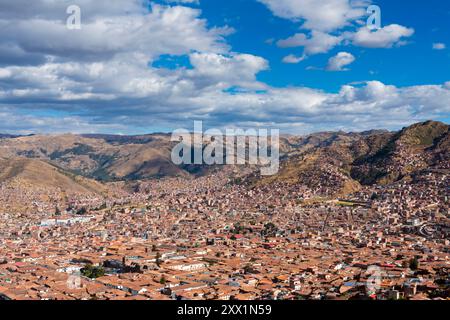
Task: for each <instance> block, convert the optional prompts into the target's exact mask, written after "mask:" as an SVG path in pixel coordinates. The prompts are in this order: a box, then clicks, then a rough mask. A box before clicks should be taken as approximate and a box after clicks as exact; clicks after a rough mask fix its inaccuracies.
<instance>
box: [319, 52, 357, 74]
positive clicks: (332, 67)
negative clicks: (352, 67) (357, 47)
mask: <svg viewBox="0 0 450 320" xmlns="http://www.w3.org/2000/svg"><path fill="white" fill-rule="evenodd" d="M354 61H355V57H354V56H353V55H352V54H351V53H348V52H339V53H338V54H337V55H335V56H334V57H331V58H330V59H329V60H328V65H327V68H326V69H327V70H328V71H346V70H347V69H345V68H344V67H346V66H348V65H349V64H351V63H353V62H354Z"/></svg>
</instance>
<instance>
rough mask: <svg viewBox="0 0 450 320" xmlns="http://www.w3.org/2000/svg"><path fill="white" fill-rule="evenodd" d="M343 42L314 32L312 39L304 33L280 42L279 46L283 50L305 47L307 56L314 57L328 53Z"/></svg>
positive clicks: (337, 38) (334, 37) (319, 32)
mask: <svg viewBox="0 0 450 320" xmlns="http://www.w3.org/2000/svg"><path fill="white" fill-rule="evenodd" d="M341 41H342V38H341V37H336V36H332V35H329V34H327V33H324V32H321V31H315V30H314V31H312V33H311V36H310V37H308V36H307V35H306V34H304V33H297V34H295V35H294V36H292V37H290V38H287V39H284V40H280V41H278V43H277V45H278V46H279V47H281V48H293V47H304V48H305V54H307V55H313V54H318V53H326V52H328V51H329V50H331V49H332V48H334V47H335V46H336V45H338V44H339V43H340V42H341Z"/></svg>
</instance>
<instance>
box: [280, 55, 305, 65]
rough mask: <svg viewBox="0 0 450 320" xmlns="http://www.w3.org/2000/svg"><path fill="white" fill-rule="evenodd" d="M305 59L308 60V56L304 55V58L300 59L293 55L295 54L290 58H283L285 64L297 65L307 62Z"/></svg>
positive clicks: (289, 56)
mask: <svg viewBox="0 0 450 320" xmlns="http://www.w3.org/2000/svg"><path fill="white" fill-rule="evenodd" d="M305 59H306V56H305V55H302V56H300V57H297V56H295V55H293V54H290V55H288V56H286V57H284V58H283V62H284V63H291V64H296V63H300V62H302V61H303V60H305Z"/></svg>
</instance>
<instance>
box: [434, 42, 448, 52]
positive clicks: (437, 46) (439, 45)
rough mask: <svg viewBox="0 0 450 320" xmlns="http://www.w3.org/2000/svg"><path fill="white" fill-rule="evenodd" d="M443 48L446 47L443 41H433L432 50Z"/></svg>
mask: <svg viewBox="0 0 450 320" xmlns="http://www.w3.org/2000/svg"><path fill="white" fill-rule="evenodd" d="M445 48H447V46H446V45H445V43H440V42H439V43H433V49H434V50H444V49H445Z"/></svg>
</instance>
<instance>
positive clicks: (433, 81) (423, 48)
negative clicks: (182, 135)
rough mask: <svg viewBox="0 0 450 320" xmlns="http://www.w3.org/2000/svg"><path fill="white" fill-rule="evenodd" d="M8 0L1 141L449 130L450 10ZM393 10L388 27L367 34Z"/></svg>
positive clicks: (1, 5)
mask: <svg viewBox="0 0 450 320" xmlns="http://www.w3.org/2000/svg"><path fill="white" fill-rule="evenodd" d="M74 3H76V4H77V5H78V6H79V8H80V12H81V18H80V21H81V25H80V28H79V29H75V30H73V29H69V28H68V27H67V23H68V22H67V21H66V20H67V18H68V13H67V12H66V9H67V6H68V5H70V4H73V3H72V1H68V0H67V1H66V0H61V1H55V2H54V3H52V2H51V1H50V2H49V1H44V0H36V1H34V2H33V3H32V4H30V3H29V2H27V1H25V0H17V1H15V2H14V3H11V2H7V1H0V30H1V31H0V116H1V117H2V118H4V120H5V121H3V122H2V124H0V132H8V133H53V132H58V133H59V132H75V133H76V132H104V133H120V134H141V133H149V132H155V131H171V130H174V129H176V128H180V127H181V128H188V129H189V128H190V127H191V126H192V124H193V121H194V120H203V121H204V122H205V127H220V128H222V127H236V126H237V127H245V128H249V127H267V128H272V127H273V128H279V129H281V131H282V132H288V133H298V134H304V133H308V132H313V131H322V130H347V131H361V130H367V129H372V128H386V129H398V128H401V127H402V126H405V125H409V124H411V123H414V122H418V121H423V120H427V119H436V120H441V121H446V122H449V118H450V116H449V110H450V42H449V40H448V39H450V37H449V34H450V24H449V23H448V21H449V19H450V4H449V3H448V2H447V1H440V0H429V1H427V2H426V3H424V2H423V1H418V0H413V1H408V2H406V1H402V0H390V1H371V0H317V1H310V0H227V1H216V0H159V1H147V2H145V1H143V0H124V1H120V3H119V2H110V1H106V0H99V1H92V0H78V1H74ZM370 5H377V6H379V7H380V9H381V29H379V30H372V31H370V30H369V29H367V27H366V21H367V18H368V14H367V13H366V10H367V8H368V7H369V6H370Z"/></svg>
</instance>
